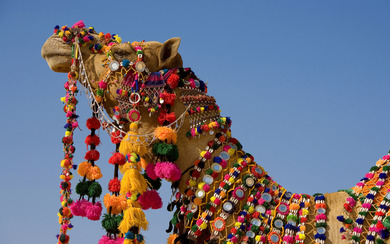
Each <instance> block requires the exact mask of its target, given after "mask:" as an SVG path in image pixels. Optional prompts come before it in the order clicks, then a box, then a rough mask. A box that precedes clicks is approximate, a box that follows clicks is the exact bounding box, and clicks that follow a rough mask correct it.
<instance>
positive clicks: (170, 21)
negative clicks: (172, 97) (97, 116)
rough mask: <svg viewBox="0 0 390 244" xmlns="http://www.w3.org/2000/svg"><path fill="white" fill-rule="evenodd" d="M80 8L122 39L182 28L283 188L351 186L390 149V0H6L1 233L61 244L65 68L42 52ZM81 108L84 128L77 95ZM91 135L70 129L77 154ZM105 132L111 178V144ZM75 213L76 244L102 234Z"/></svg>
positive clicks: (188, 61) (155, 215)
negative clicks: (53, 65) (52, 65)
mask: <svg viewBox="0 0 390 244" xmlns="http://www.w3.org/2000/svg"><path fill="white" fill-rule="evenodd" d="M80 19H82V20H84V21H85V23H86V25H87V26H94V27H95V29H96V30H97V31H102V32H105V33H106V32H110V33H117V34H119V35H120V36H121V37H122V39H123V40H124V41H140V40H148V41H149V40H156V41H161V42H163V41H165V40H167V39H169V38H171V37H175V36H179V37H181V38H182V43H181V47H180V49H179V51H180V53H181V54H182V56H183V60H184V65H185V66H188V67H192V68H193V70H194V71H195V72H196V73H197V75H198V76H199V77H201V78H202V79H203V80H206V81H208V82H209V83H208V86H209V93H210V94H212V95H214V96H215V98H216V99H217V102H218V104H219V105H220V107H221V109H222V112H223V115H226V116H231V118H232V120H233V136H235V137H237V138H238V139H239V140H240V141H241V142H242V144H243V145H244V149H245V150H246V151H247V152H250V153H252V154H253V155H254V156H255V159H256V161H257V162H258V163H259V164H260V165H262V166H263V167H264V168H265V169H266V170H267V171H268V172H269V174H270V175H271V176H272V177H273V178H274V179H275V180H276V181H278V182H279V183H280V184H282V185H283V186H284V187H286V188H287V189H288V190H290V191H293V192H300V193H309V194H313V193H315V192H323V193H325V192H334V191H337V190H338V189H341V188H348V187H352V186H353V185H354V184H356V182H357V181H358V180H359V179H360V178H361V177H362V176H363V175H364V173H366V172H367V171H368V169H369V168H370V166H372V165H373V164H374V163H375V162H376V160H377V159H378V158H379V157H380V156H382V155H384V154H385V153H387V151H388V150H389V149H390V139H389V138H390V136H389V135H390V126H389V121H390V115H389V98H388V97H389V95H388V94H389V92H390V45H389V44H390V33H389V30H390V29H389V25H390V2H389V1H388V0H378V1H366V0H350V1H344V0H343V1H341V0H333V1H331V0H329V1H312V0H307V1H305V0H302V1H287V0H286V1H115V2H114V1H111V2H107V1H104V2H103V1H93V2H90V3H86V1H62V2H61V3H60V2H57V1H39V0H38V1H0V30H1V34H0V43H1V44H2V46H3V48H2V49H1V54H2V55H1V56H2V58H1V59H0V71H1V74H2V77H1V81H2V86H1V89H2V92H1V96H0V101H1V104H2V105H3V107H2V110H1V112H2V115H1V118H2V119H1V122H0V123H1V128H2V140H1V147H0V152H1V156H2V160H1V161H2V169H1V170H0V193H1V201H0V209H2V216H1V218H0V235H1V241H0V242H1V243H2V244H3V243H4V244H14V243H27V242H28V243H43V244H49V243H55V241H56V240H55V235H56V233H57V232H58V230H59V225H58V223H57V216H56V213H57V210H58V208H59V207H60V204H59V200H58V198H59V183H60V180H59V177H58V176H59V174H60V166H59V162H60V160H61V157H62V152H61V137H62V135H63V133H64V130H63V125H64V114H63V112H62V111H61V110H62V104H61V102H60V101H59V97H61V96H63V94H64V91H63V88H62V86H63V83H64V81H65V80H66V75H65V74H58V73H54V72H52V71H51V70H50V69H49V68H48V66H47V64H46V62H45V61H44V60H43V59H42V58H41V56H40V50H41V46H42V44H43V43H44V41H45V40H46V38H48V37H49V36H50V35H51V34H52V31H53V27H54V26H55V25H57V24H58V25H72V24H73V23H74V22H76V21H78V20H80ZM78 113H79V115H80V117H81V118H80V124H81V125H83V128H85V126H84V125H85V120H86V119H87V118H88V117H89V116H90V111H89V110H88V108H87V105H86V100H85V96H84V95H82V96H81V98H80V104H79V106H78ZM87 132H88V130H86V129H83V131H82V132H79V131H77V132H76V142H77V143H76V147H77V151H76V160H75V161H76V162H80V161H81V159H82V157H83V156H84V152H85V144H84V142H83V140H84V138H85V135H86V133H87ZM101 137H102V139H104V140H103V145H102V146H101V147H100V148H99V150H100V152H101V154H102V157H101V159H100V160H99V162H98V164H99V165H101V166H102V167H103V168H104V174H105V176H106V177H104V178H105V179H104V180H102V181H101V182H102V185H103V186H106V185H107V182H108V180H109V178H110V177H112V167H111V166H110V165H108V163H107V160H108V157H109V152H110V151H112V145H111V143H110V142H109V141H108V137H107V136H106V135H103V134H101ZM77 181H78V178H77V177H75V179H74V180H73V182H74V184H75V183H76V182H77ZM162 195H164V197H163V200H164V207H163V210H161V211H150V212H149V213H148V219H149V220H150V222H151V226H150V231H149V232H144V234H145V237H146V241H147V243H164V242H165V239H166V238H167V236H168V235H167V234H165V231H164V230H165V229H166V228H167V227H168V225H167V224H168V220H169V219H170V213H167V212H166V211H165V210H164V209H165V206H166V204H167V202H168V200H169V186H168V185H167V184H166V185H165V188H164V189H163V191H162ZM74 196H75V195H74ZM73 224H74V226H75V228H74V229H73V230H71V231H70V236H71V243H85V244H92V243H97V240H98V239H99V238H100V237H101V235H103V229H102V228H101V226H100V222H91V221H89V220H86V219H80V218H75V219H74V220H73Z"/></svg>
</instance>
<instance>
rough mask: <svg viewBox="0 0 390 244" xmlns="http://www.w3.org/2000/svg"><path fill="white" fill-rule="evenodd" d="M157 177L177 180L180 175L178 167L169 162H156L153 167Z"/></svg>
mask: <svg viewBox="0 0 390 244" xmlns="http://www.w3.org/2000/svg"><path fill="white" fill-rule="evenodd" d="M154 172H155V173H156V175H157V177H160V178H164V179H166V180H169V181H177V180H179V179H180V177H181V171H180V169H179V168H178V167H177V166H176V165H175V164H173V163H171V162H158V163H156V167H155V169H154Z"/></svg>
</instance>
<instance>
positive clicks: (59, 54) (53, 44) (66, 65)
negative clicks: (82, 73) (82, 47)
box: [41, 35, 72, 73]
mask: <svg viewBox="0 0 390 244" xmlns="http://www.w3.org/2000/svg"><path fill="white" fill-rule="evenodd" d="M71 53H72V48H71V46H70V45H68V44H66V43H64V42H63V41H62V39H61V38H60V37H59V36H57V35H53V36H51V37H49V38H48V39H47V40H46V42H45V44H43V46H42V50H41V56H42V57H43V58H44V59H45V60H46V62H47V64H48V65H49V67H50V69H51V70H53V71H55V72H59V73H67V72H69V70H70V65H71Z"/></svg>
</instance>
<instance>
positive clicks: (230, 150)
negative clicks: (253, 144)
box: [228, 148, 236, 156]
mask: <svg viewBox="0 0 390 244" xmlns="http://www.w3.org/2000/svg"><path fill="white" fill-rule="evenodd" d="M235 151H236V150H234V149H233V148H230V149H229V150H228V153H229V155H230V156H232V155H233V154H234V152H235Z"/></svg>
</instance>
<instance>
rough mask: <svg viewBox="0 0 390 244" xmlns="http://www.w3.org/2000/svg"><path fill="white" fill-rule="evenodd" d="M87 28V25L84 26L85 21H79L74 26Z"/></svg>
mask: <svg viewBox="0 0 390 244" xmlns="http://www.w3.org/2000/svg"><path fill="white" fill-rule="evenodd" d="M84 27H85V24H84V21H83V20H79V21H77V22H76V23H75V24H74V25H73V26H72V28H80V29H81V28H84Z"/></svg>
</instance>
